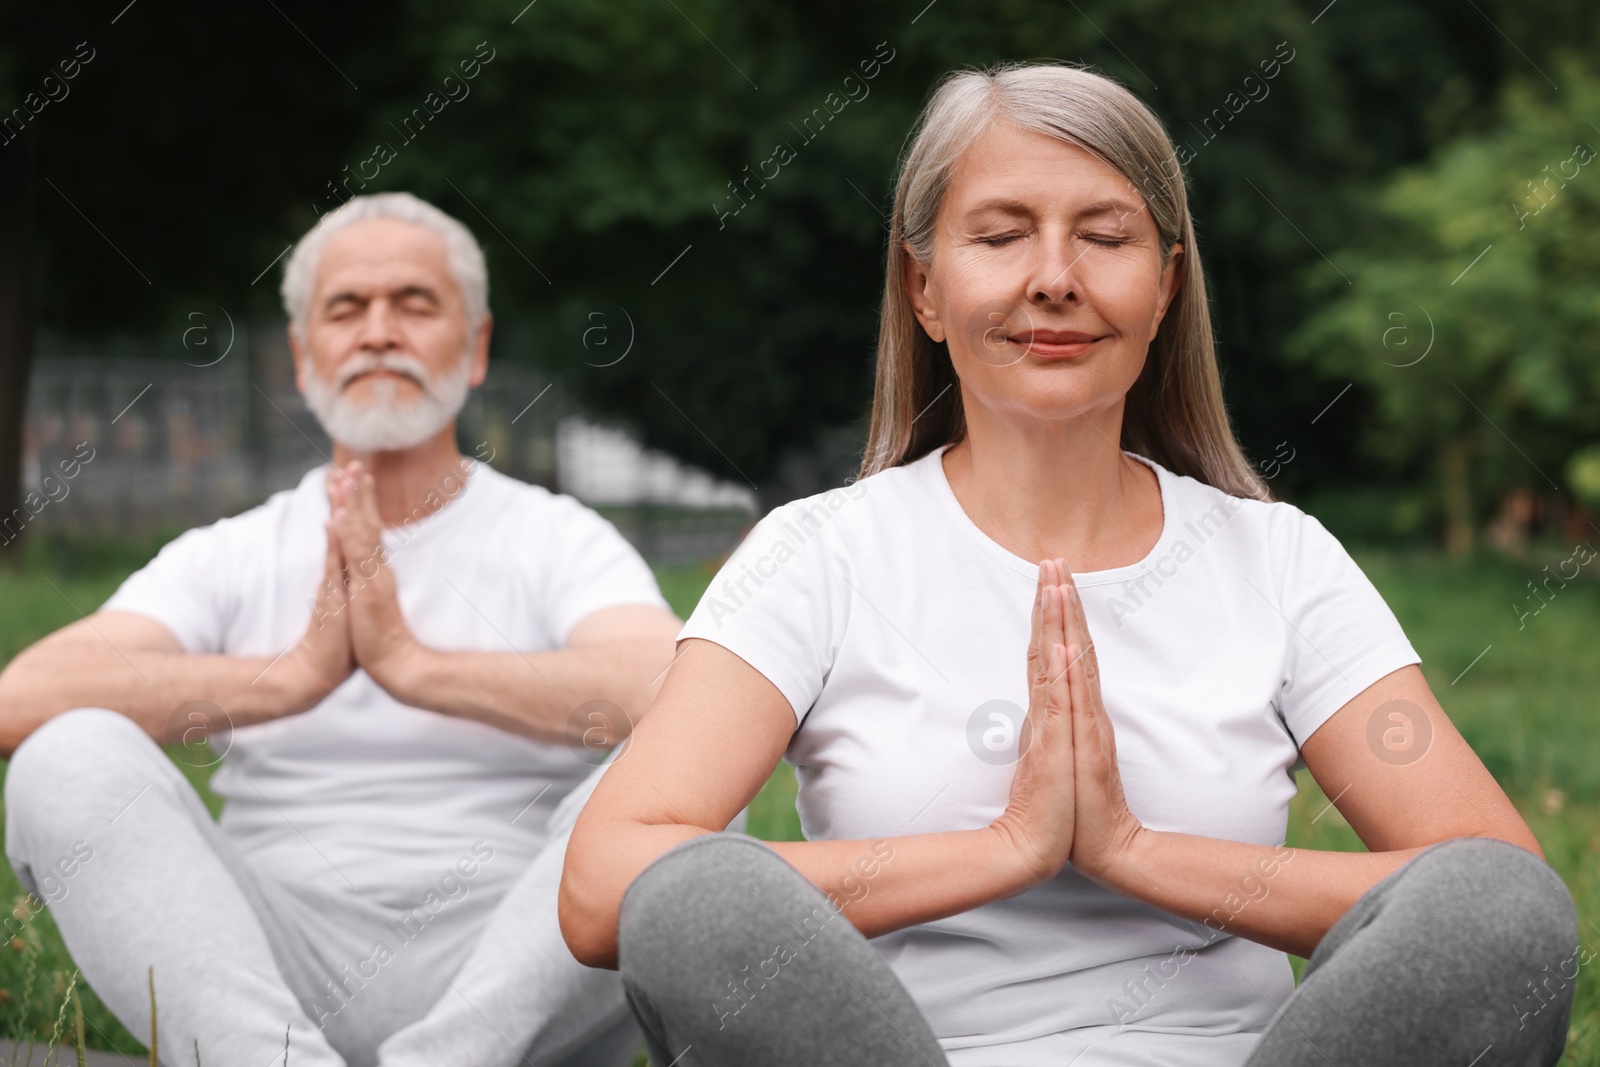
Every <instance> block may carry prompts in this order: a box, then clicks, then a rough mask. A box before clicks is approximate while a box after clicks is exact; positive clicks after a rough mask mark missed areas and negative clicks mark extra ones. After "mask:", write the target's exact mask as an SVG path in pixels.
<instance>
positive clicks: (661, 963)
mask: <svg viewBox="0 0 1600 1067" xmlns="http://www.w3.org/2000/svg"><path fill="white" fill-rule="evenodd" d="M823 902H824V898H823V897H822V894H821V892H820V891H819V890H817V889H816V887H814V886H812V885H811V883H809V882H807V881H806V880H805V879H804V878H803V877H802V876H801V875H800V874H799V873H798V872H797V871H795V870H794V868H792V867H790V866H789V865H788V863H786V862H785V861H784V860H783V859H782V857H780V856H779V855H778V854H777V853H776V852H774V851H772V849H770V848H768V847H767V846H766V845H765V844H763V843H762V842H760V841H759V840H757V839H756V838H753V837H749V836H747V835H744V834H738V833H728V832H723V833H718V834H707V835H705V836H702V837H697V838H693V839H692V840H689V841H686V842H683V843H682V844H679V845H676V846H674V847H673V848H672V849H670V850H668V851H667V852H664V853H662V855H661V856H659V857H657V858H656V860H655V861H654V862H652V863H651V864H650V866H648V867H646V868H645V869H644V871H642V872H641V873H640V874H639V876H638V877H637V878H635V879H634V881H633V884H632V885H630V886H629V887H628V889H627V892H626V893H624V894H623V898H622V906H621V909H620V913H619V915H618V920H617V952H618V966H619V969H620V970H621V971H622V973H623V975H624V977H625V978H630V979H631V980H633V981H634V982H635V983H645V984H654V983H655V982H657V981H660V980H665V981H669V982H670V981H674V980H676V979H675V978H674V977H673V976H678V975H682V974H683V973H684V971H685V969H688V970H691V971H692V970H694V969H696V968H703V967H704V966H711V965H713V964H714V963H715V962H716V961H720V960H722V959H723V957H727V956H730V954H731V955H732V956H738V955H739V953H741V952H746V951H748V949H749V947H750V945H751V943H752V941H759V940H761V939H762V938H766V937H768V936H770V934H771V929H770V927H772V926H773V924H774V923H778V922H789V921H797V920H796V916H800V915H801V913H803V912H806V911H807V910H808V909H810V908H812V907H813V906H814V905H816V904H819V903H823Z"/></svg>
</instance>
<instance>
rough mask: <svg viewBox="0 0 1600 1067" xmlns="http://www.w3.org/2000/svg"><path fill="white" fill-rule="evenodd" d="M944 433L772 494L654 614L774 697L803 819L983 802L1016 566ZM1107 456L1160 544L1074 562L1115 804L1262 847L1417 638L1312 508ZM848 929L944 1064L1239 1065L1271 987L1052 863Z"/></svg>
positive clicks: (1011, 740)
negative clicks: (1109, 739)
mask: <svg viewBox="0 0 1600 1067" xmlns="http://www.w3.org/2000/svg"><path fill="white" fill-rule="evenodd" d="M944 451H945V449H944V448H939V449H937V450H936V451H934V452H932V453H929V454H928V455H926V456H924V457H922V458H921V459H918V460H916V461H913V462H911V463H909V464H906V465H903V466H900V467H895V468H891V469H889V470H886V471H881V472H879V473H878V474H875V475H873V476H871V477H869V478H866V479H863V480H861V481H859V482H856V483H854V484H853V485H850V486H847V487H844V488H839V489H832V490H829V491H828V492H825V493H819V494H817V495H814V496H811V497H807V498H804V499H801V500H795V501H791V502H790V503H788V504H784V505H782V506H781V507H778V508H776V509H774V510H773V511H772V512H771V513H770V514H768V515H767V516H766V517H765V518H763V519H762V520H761V521H760V522H759V523H758V524H757V525H756V527H755V529H754V530H753V531H752V532H751V533H750V535H749V536H748V537H747V538H746V539H745V541H744V542H743V543H742V544H741V545H740V546H739V548H738V549H737V550H736V551H735V553H734V554H733V555H732V556H731V557H730V558H729V559H728V561H727V563H726V564H725V565H724V566H723V568H722V570H721V572H720V573H719V574H718V575H717V577H716V578H715V579H714V580H713V582H712V584H711V587H710V588H709V589H708V590H707V592H706V594H705V596H704V597H703V598H702V599H701V601H700V602H699V604H698V605H697V606H696V608H695V610H694V612H693V613H692V614H691V615H690V617H689V620H688V622H687V623H686V624H685V626H684V628H683V630H682V631H681V632H680V633H679V640H680V641H681V640H682V639H683V638H687V637H700V638H705V639H707V640H710V641H715V642H716V643H718V644H720V645H723V646H724V647H726V648H728V649H729V650H731V651H733V652H734V653H736V654H737V655H738V656H739V657H740V658H742V659H744V660H745V661H746V662H748V663H749V664H750V665H751V666H753V667H755V669H756V670H758V671H760V672H761V673H762V674H763V675H764V676H766V677H767V678H768V679H769V680H771V682H772V683H773V684H774V685H775V686H776V687H777V688H778V689H779V690H780V691H781V692H782V693H783V694H784V696H785V697H786V698H788V701H789V703H790V704H791V705H792V706H793V709H794V714H795V721H796V723H797V724H798V725H797V730H796V732H795V734H794V736H793V737H792V738H791V740H790V743H789V746H788V750H787V752H786V753H785V756H784V759H785V760H786V761H787V762H789V763H791V764H793V765H794V766H795V768H796V775H797V778H798V780H799V797H798V801H797V807H798V808H799V813H800V821H801V826H802V828H803V830H804V832H805V835H806V837H807V838H808V839H857V838H866V839H877V838H883V837H893V836H897V835H905V834H919V833H929V832H934V831H941V830H964V829H974V828H981V827H984V826H986V825H988V824H989V823H990V822H992V821H993V820H994V819H995V818H996V817H997V816H999V815H1000V813H1001V812H1002V811H1004V809H1005V807H1006V803H1007V800H1008V798H1009V795H1010V788H1011V781H1012V775H1013V764H1014V761H1015V752H1016V739H1015V738H1016V730H1015V728H1016V727H1017V726H1018V725H1020V721H1021V717H1022V714H1023V712H1024V709H1026V707H1027V700H1028V687H1027V677H1026V656H1027V648H1028V640H1029V631H1030V618H1031V609H1032V604H1033V598H1034V592H1035V587H1036V583H1037V581H1038V566H1037V565H1036V564H1035V563H1034V562H1032V561H1030V560H1026V559H1022V558H1020V557H1018V556H1015V555H1013V554H1012V553H1011V552H1010V551H1008V550H1007V549H1005V548H1003V547H1001V546H1000V545H999V544H997V543H996V542H994V541H993V540H991V539H990V538H989V537H988V536H987V535H985V534H984V533H983V532H982V531H981V530H979V529H978V527H977V526H976V525H975V524H974V523H973V522H972V520H971V519H970V518H969V517H968V516H967V514H966V513H965V512H964V511H963V510H962V508H961V505H960V502H959V501H958V500H957V499H956V497H955V494H954V493H953V492H952V491H951V489H950V484H949V481H948V480H947V479H946V477H945V473H944V466H943V462H942V455H943V452H944ZM1127 454H1128V455H1129V456H1130V457H1132V458H1134V459H1136V460H1138V461H1140V462H1143V463H1145V464H1147V465H1148V466H1150V467H1152V468H1153V469H1154V470H1155V472H1156V475H1157V477H1158V480H1159V482H1160V488H1161V500H1162V508H1163V513H1164V515H1163V529H1162V532H1161V538H1160V540H1159V541H1158V542H1157V543H1156V545H1155V547H1154V548H1153V549H1151V550H1150V552H1149V554H1148V555H1147V556H1146V557H1145V558H1144V559H1143V560H1141V561H1140V562H1138V563H1135V564H1132V565H1130V566H1126V567H1118V568H1115V569H1112V570H1104V571H1094V572H1084V573H1079V574H1076V575H1074V579H1075V581H1076V583H1077V586H1078V588H1079V589H1080V590H1081V591H1082V596H1083V604H1084V611H1085V615H1086V617H1087V619H1088V623H1089V628H1090V631H1091V633H1092V635H1093V638H1094V641H1095V648H1096V651H1097V655H1098V657H1099V662H1100V668H1101V675H1102V682H1101V684H1102V687H1103V697H1104V701H1105V705H1106V709H1107V712H1108V713H1109V715H1110V717H1111V720H1112V723H1113V725H1114V728H1115V730H1116V738H1117V754H1118V763H1119V766H1120V768H1121V773H1122V781H1123V786H1124V789H1125V792H1126V796H1127V801H1128V806H1129V807H1130V809H1131V810H1132V812H1133V814H1134V815H1135V816H1136V817H1137V818H1138V819H1139V820H1140V821H1141V822H1142V823H1143V824H1144V825H1145V826H1147V827H1150V828H1152V829H1157V830H1167V831H1180V832H1184V833H1190V834H1200V835H1204V836H1207V837H1215V838H1222V839H1226V840H1232V841H1246V842H1253V843H1256V844H1260V845H1269V846H1270V845H1278V844H1281V843H1282V842H1283V840H1284V835H1285V829H1286V826H1287V817H1288V806H1289V801H1290V798H1291V797H1293V796H1294V795H1295V781H1294V777H1293V774H1292V772H1293V770H1294V769H1295V768H1296V767H1297V766H1298V765H1301V764H1300V761H1299V749H1298V745H1297V742H1298V741H1303V740H1304V739H1305V738H1307V737H1310V736H1311V734H1312V732H1313V731H1315V730H1316V729H1317V727H1318V726H1320V725H1321V724H1322V723H1323V722H1324V721H1325V720H1326V719H1327V718H1328V717H1329V716H1331V715H1332V714H1333V713H1334V712H1335V711H1337V710H1339V708H1340V707H1342V706H1343V705H1344V704H1345V703H1346V702H1347V701H1349V700H1350V699H1351V698H1352V697H1354V696H1356V695H1357V694H1358V693H1360V692H1361V691H1362V690H1363V689H1365V688H1366V687H1367V686H1369V685H1370V684H1371V683H1373V682H1375V681H1376V680H1378V679H1379V678H1381V677H1382V676H1384V675H1386V674H1388V673H1390V672H1391V671H1394V670H1396V669H1398V668H1400V667H1402V666H1404V665H1406V664H1409V663H1417V662H1419V661H1420V660H1419V657H1418V656H1417V654H1416V652H1415V651H1414V650H1413V649H1412V647H1411V645H1410V643H1409V642H1408V641H1407V640H1406V637H1405V634H1404V633H1403V632H1402V630H1401V628H1400V625H1399V623H1398V622H1397V621H1396V619H1395V617H1394V615H1393V613H1392V612H1391V611H1390V610H1389V608H1388V606H1387V605H1386V604H1385V603H1384V601H1383V599H1382V597H1381V596H1379V594H1378V592H1377V590H1376V589H1375V588H1373V586H1372V584H1371V582H1370V581H1368V579H1367V578H1366V576H1365V575H1364V574H1362V572H1361V570H1360V569H1359V568H1358V567H1357V566H1356V564H1355V563H1354V562H1353V561H1352V560H1351V558H1350V557H1349V555H1348V554H1347V553H1346V552H1345V550H1344V549H1343V547H1341V546H1340V544H1339V542H1338V541H1337V540H1335V539H1334V537H1333V536H1332V535H1331V534H1329V533H1328V531H1327V530H1326V529H1324V528H1323V526H1322V525H1321V523H1319V522H1318V521H1317V520H1316V519H1314V518H1312V517H1311V516H1309V515H1307V514H1305V513H1304V512H1302V511H1300V510H1299V509H1298V508H1296V507H1294V506H1293V505H1291V504H1287V503H1265V502H1262V501H1256V500H1243V499H1239V498H1236V497H1232V496H1229V495H1227V494H1225V493H1223V492H1221V491H1220V490H1217V489H1214V488H1212V487H1210V486H1208V485H1206V484H1204V483H1202V482H1199V481H1197V480H1195V479H1193V478H1189V477H1182V476H1179V475H1177V474H1174V473H1173V472H1171V471H1169V470H1167V469H1166V468H1164V467H1162V466H1161V465H1159V464H1156V463H1153V462H1151V461H1150V460H1148V459H1145V458H1144V457H1141V456H1137V455H1135V454H1133V453H1131V452H1130V453H1127ZM1007 746H1009V749H1008V748H1007ZM997 750H998V751H997ZM889 862H891V863H892V862H893V861H892V860H890V861H889ZM1218 903H1219V904H1221V903H1222V902H1221V901H1219V902H1218ZM873 943H874V945H875V946H876V947H877V948H878V950H879V951H880V952H881V953H882V955H883V956H884V958H885V959H886V960H887V961H888V962H889V964H890V965H891V966H892V967H893V968H894V970H895V972H896V973H897V974H898V976H899V977H900V979H901V980H902V981H903V982H904V983H905V985H906V987H907V988H908V989H909V990H910V992H911V994H912V996H913V998H914V999H915V1000H916V1002H917V1004H918V1005H919V1007H920V1008H921V1009H922V1011H923V1012H924V1013H925V1014H926V1015H927V1017H928V1020H929V1022H930V1023H931V1025H932V1027H933V1031H934V1034H935V1035H936V1036H937V1037H938V1039H939V1042H940V1044H941V1046H943V1047H944V1049H945V1050H946V1052H947V1053H948V1054H949V1056H950V1059H951V1062H952V1064H955V1065H957V1067H1020V1065H1023V1064H1032V1063H1035V1062H1037V1063H1039V1064H1053V1065H1055V1067H1062V1065H1064V1064H1066V1063H1068V1062H1069V1061H1072V1060H1073V1058H1074V1057H1075V1056H1078V1055H1080V1054H1083V1055H1082V1059H1081V1060H1078V1061H1077V1062H1078V1064H1079V1065H1080V1067H1087V1065H1090V1064H1100V1063H1106V1064H1134V1063H1138V1064H1146V1063H1150V1064H1184V1065H1196V1067H1199V1065H1205V1067H1224V1065H1237V1064H1241V1063H1243V1062H1244V1060H1245V1059H1246V1058H1247V1056H1248V1055H1249V1053H1250V1050H1251V1049H1252V1047H1253V1046H1254V1045H1255V1044H1256V1042H1257V1041H1258V1040H1259V1035H1260V1034H1261V1032H1262V1031H1263V1030H1264V1029H1265V1027H1266V1025H1267V1024H1268V1023H1269V1022H1270V1021H1271V1020H1272V1018H1273V1014H1274V1011H1275V1009H1276V1008H1277V1006H1278V1005H1280V1004H1282V1003H1283V1000H1284V998H1285V997H1287V996H1288V995H1289V993H1290V992H1291V990H1292V988H1293V976H1292V972H1291V971H1290V968H1289V963H1288V957H1287V956H1286V955H1285V954H1284V953H1282V952H1278V951H1275V950H1273V949H1269V948H1266V947H1264V946H1262V945H1259V944H1256V943H1254V942H1250V941H1246V940H1244V939H1242V938H1237V937H1233V936H1231V935H1218V934H1217V933H1215V932H1214V931H1212V930H1210V929H1208V928H1206V927H1204V926H1202V925H1201V924H1199V923H1195V922H1190V921H1188V920H1186V919H1182V918H1179V917H1177V916H1175V915H1172V914H1170V913H1167V912H1163V911H1160V910H1157V909H1155V908H1152V907H1149V906H1147V905H1145V904H1142V903H1139V902H1137V901H1134V900H1132V899H1131V898H1128V897H1124V896H1121V895H1119V894H1116V893H1113V892H1110V891H1108V890H1105V889H1102V888H1100V887H1099V886H1097V885H1095V884H1094V883H1092V882H1090V881H1089V880H1088V879H1086V878H1084V877H1082V876H1081V875H1079V874H1077V873H1076V872H1075V871H1073V870H1072V868H1071V867H1070V866H1068V867H1066V868H1065V869H1063V871H1062V873H1061V874H1060V875H1058V876H1057V877H1055V878H1053V879H1051V880H1050V881H1048V882H1046V883H1044V884H1042V885H1039V886H1036V887H1035V888H1033V889H1030V890H1028V891H1026V892H1024V893H1021V894H1019V895H1017V896H1014V897H1011V898H1009V899H1005V900H999V901H994V902H991V903H989V904H986V905H983V906H981V907H978V908H974V909H972V910H970V911H967V912H964V913H962V914H959V915H955V916H952V917H950V918H947V919H941V920H938V921H936V922H929V923H924V924H922V925H919V926H915V927H911V928H909V929H904V930H899V931H895V932H893V933H890V934H886V935H884V936H882V937H879V938H876V939H875V940H874V942H873Z"/></svg>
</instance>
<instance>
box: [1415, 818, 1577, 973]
mask: <svg viewBox="0 0 1600 1067" xmlns="http://www.w3.org/2000/svg"><path fill="white" fill-rule="evenodd" d="M1412 863H1413V865H1415V867H1416V870H1415V871H1414V872H1412V873H1411V874H1410V875H1409V877H1408V879H1407V880H1408V881H1410V882H1412V883H1413V885H1412V888H1413V889H1414V890H1420V891H1421V894H1422V895H1423V896H1425V897H1429V898H1438V897H1448V898H1449V902H1450V906H1449V911H1448V913H1447V914H1445V915H1443V916H1441V918H1442V919H1443V920H1444V921H1446V922H1448V923H1449V924H1450V925H1451V926H1454V927H1457V928H1458V929H1459V928H1461V927H1466V931H1464V932H1470V934H1471V935H1472V936H1473V937H1474V938H1475V939H1476V941H1477V944H1478V949H1479V953H1480V954H1481V955H1487V956H1490V957H1493V958H1494V959H1497V960H1498V961H1499V962H1500V963H1501V964H1502V965H1503V966H1506V967H1511V968H1516V969H1517V970H1518V972H1519V973H1520V971H1522V970H1527V969H1529V968H1533V970H1535V971H1541V972H1542V970H1543V967H1544V965H1545V964H1550V965H1551V966H1555V965H1556V963H1557V962H1558V961H1561V960H1565V959H1566V958H1567V957H1570V956H1573V955H1574V953H1575V951H1576V949H1577V946H1578V918H1577V910H1576V908H1575V907H1574V906H1573V902H1572V894H1571V893H1570V892H1569V891H1568V889H1567V887H1566V885H1565V883H1563V882H1562V880H1561V876H1560V875H1558V874H1557V873H1556V872H1555V870H1554V869H1552V868H1551V866H1550V865H1549V864H1548V863H1546V862H1545V861H1544V860H1542V859H1540V858H1539V857H1538V856H1536V855H1534V854H1533V853H1532V852H1529V851H1528V850H1526V849H1524V848H1520V847H1518V846H1517V845H1513V844H1511V843H1510V842H1507V841H1500V840H1497V839H1493V838H1478V837H1465V838H1456V839H1454V840H1450V841H1445V842H1443V843H1441V844H1439V845H1435V846H1434V847H1432V848H1430V849H1428V850H1426V851H1425V852H1422V853H1420V854H1419V855H1418V856H1416V857H1415V858H1414V859H1413V861H1412ZM1529 977H1530V978H1531V977H1533V975H1532V974H1531V973H1530V975H1529Z"/></svg>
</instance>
